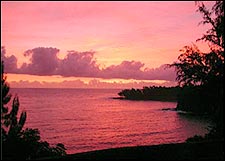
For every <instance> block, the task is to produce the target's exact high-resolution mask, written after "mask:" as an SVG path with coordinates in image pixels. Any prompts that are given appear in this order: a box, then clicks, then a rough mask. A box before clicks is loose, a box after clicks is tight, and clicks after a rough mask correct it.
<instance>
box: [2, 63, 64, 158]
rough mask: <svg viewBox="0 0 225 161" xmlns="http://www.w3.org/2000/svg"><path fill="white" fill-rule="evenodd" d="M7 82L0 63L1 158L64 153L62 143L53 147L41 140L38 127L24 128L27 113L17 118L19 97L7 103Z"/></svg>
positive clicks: (33, 156)
mask: <svg viewBox="0 0 225 161" xmlns="http://www.w3.org/2000/svg"><path fill="white" fill-rule="evenodd" d="M9 90H10V87H9V84H8V83H7V82H6V76H5V75H4V64H3V62H2V63H1V145H2V146H1V148H2V153H1V159H4V160H5V159H6V160H9V159H10V160H11V159H12V160H15V159H20V160H26V159H36V158H40V157H50V156H63V155H66V152H65V150H66V149H65V147H64V145H63V144H61V143H58V144H57V145H56V146H55V147H52V146H50V145H49V143H48V142H46V141H41V137H40V133H39V130H38V129H32V128H26V129H23V126H24V124H25V122H26V117H27V114H26V112H25V111H22V112H21V114H20V117H19V119H18V111H19V105H20V104H19V98H18V96H15V97H14V98H13V102H12V107H11V108H9V107H8V106H7V105H8V103H9V102H10V99H11V97H12V95H11V94H9Z"/></svg>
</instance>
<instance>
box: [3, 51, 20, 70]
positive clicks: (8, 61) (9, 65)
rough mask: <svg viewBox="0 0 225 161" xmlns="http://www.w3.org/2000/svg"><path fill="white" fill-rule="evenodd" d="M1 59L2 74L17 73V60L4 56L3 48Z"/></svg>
mask: <svg viewBox="0 0 225 161" xmlns="http://www.w3.org/2000/svg"><path fill="white" fill-rule="evenodd" d="M1 59H2V61H3V62H4V72H6V73H17V72H18V69H17V58H16V57H15V56H14V55H11V56H9V57H7V56H6V49H5V47H1Z"/></svg>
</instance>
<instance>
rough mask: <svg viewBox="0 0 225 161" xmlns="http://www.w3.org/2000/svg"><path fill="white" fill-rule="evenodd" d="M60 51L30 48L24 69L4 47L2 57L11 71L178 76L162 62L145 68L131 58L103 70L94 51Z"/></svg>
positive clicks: (143, 77)
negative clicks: (18, 65)
mask: <svg viewBox="0 0 225 161" xmlns="http://www.w3.org/2000/svg"><path fill="white" fill-rule="evenodd" d="M58 52H59V49H57V48H51V47H50V48H45V47H38V48H34V49H31V50H27V51H26V52H25V53H24V56H31V59H30V61H31V62H30V63H29V64H27V63H24V64H23V65H22V66H21V68H17V66H16V64H17V58H16V57H15V56H14V55H12V56H10V57H6V56H5V50H2V57H3V60H4V61H5V64H6V68H7V72H9V73H22V74H32V75H40V76H46V75H49V76H50V75H61V76H64V77H69V76H74V77H94V78H108V79H111V78H121V79H136V80H169V81H175V78H176V73H175V71H174V69H173V68H166V65H161V66H160V67H158V68H155V69H149V68H145V69H143V68H144V65H145V64H144V63H142V62H140V61H134V60H132V61H123V62H121V64H119V65H111V66H109V67H106V68H104V69H100V67H99V65H98V64H97V62H96V60H95V58H94V54H95V52H93V51H85V52H77V51H68V53H67V55H66V57H65V58H64V59H59V58H58V57H57V53H58Z"/></svg>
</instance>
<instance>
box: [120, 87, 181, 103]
mask: <svg viewBox="0 0 225 161" xmlns="http://www.w3.org/2000/svg"><path fill="white" fill-rule="evenodd" d="M179 91H180V87H178V86H177V87H161V86H159V87H157V86H150V87H143V89H134V88H132V89H124V90H122V91H121V92H119V93H118V95H119V96H121V97H122V98H124V99H129V100H156V101H177V96H178V93H179Z"/></svg>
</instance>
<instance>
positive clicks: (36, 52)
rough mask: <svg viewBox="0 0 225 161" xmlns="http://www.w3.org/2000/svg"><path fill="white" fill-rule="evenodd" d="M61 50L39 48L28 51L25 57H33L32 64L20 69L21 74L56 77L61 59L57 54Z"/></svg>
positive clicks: (24, 65)
mask: <svg viewBox="0 0 225 161" xmlns="http://www.w3.org/2000/svg"><path fill="white" fill-rule="evenodd" d="M58 52H59V49H56V48H51V47H50V48H44V47H38V48H34V49H32V50H27V51H25V53H24V56H29V55H31V59H30V61H31V63H30V64H26V63H24V64H23V65H22V67H21V68H20V69H19V71H20V73H23V74H33V75H54V74H55V73H56V69H57V67H58V63H59V59H58V58H57V55H56V54H57V53H58Z"/></svg>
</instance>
